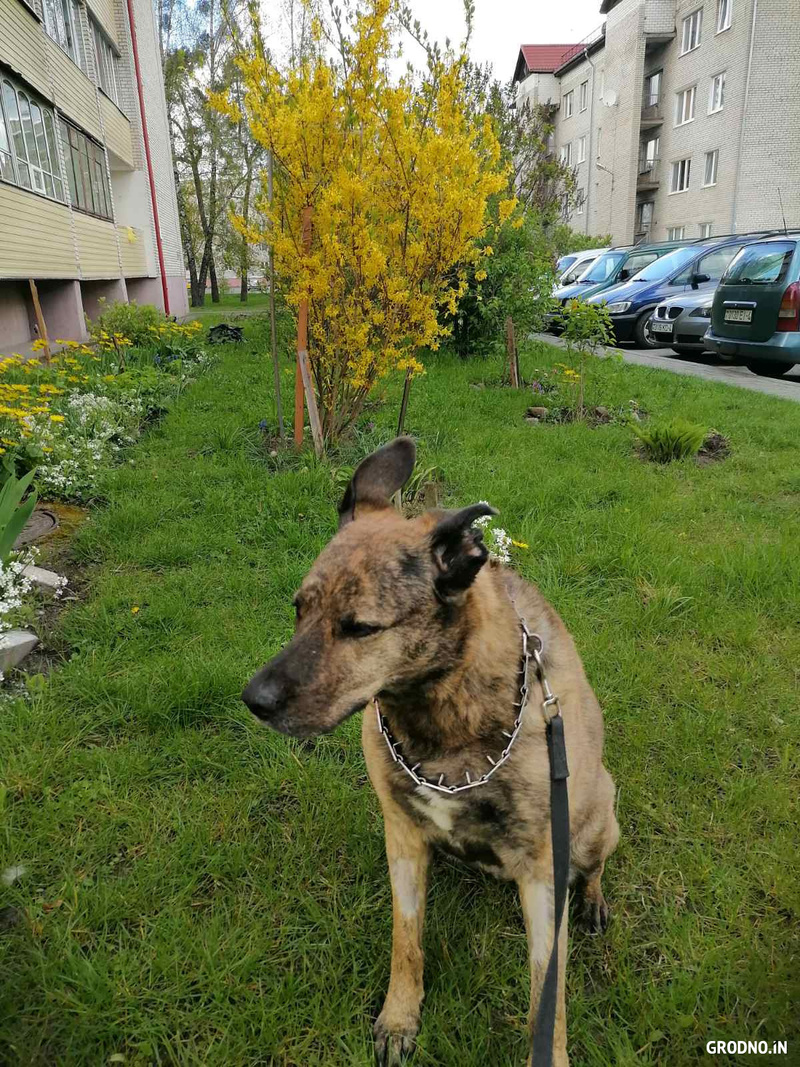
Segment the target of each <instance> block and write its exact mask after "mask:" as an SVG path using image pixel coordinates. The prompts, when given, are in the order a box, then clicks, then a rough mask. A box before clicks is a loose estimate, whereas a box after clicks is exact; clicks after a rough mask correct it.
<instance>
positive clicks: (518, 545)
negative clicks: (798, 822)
mask: <svg viewBox="0 0 800 1067" xmlns="http://www.w3.org/2000/svg"><path fill="white" fill-rule="evenodd" d="M511 544H512V545H514V547H515V548H530V547H531V546H530V545H526V544H525V542H524V541H514V540H512V542H511Z"/></svg>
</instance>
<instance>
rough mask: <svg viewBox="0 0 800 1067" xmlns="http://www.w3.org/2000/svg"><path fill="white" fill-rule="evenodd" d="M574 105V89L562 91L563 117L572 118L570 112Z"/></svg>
mask: <svg viewBox="0 0 800 1067" xmlns="http://www.w3.org/2000/svg"><path fill="white" fill-rule="evenodd" d="M574 107H575V91H574V90H573V89H570V91H569V92H568V93H564V118H565V119H569V118H572V112H573V110H574Z"/></svg>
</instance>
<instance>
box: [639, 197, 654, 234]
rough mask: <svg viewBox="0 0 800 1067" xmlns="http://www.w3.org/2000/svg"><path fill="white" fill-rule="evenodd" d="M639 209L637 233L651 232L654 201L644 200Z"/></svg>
mask: <svg viewBox="0 0 800 1067" xmlns="http://www.w3.org/2000/svg"><path fill="white" fill-rule="evenodd" d="M636 210H637V216H638V217H637V220H636V232H637V234H640V233H641V234H649V233H650V228H651V226H652V225H653V201H652V200H643V201H642V202H641V203H640V204H639V206H638V208H637V209H636Z"/></svg>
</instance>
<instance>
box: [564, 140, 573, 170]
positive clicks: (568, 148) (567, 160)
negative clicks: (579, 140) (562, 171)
mask: <svg viewBox="0 0 800 1067" xmlns="http://www.w3.org/2000/svg"><path fill="white" fill-rule="evenodd" d="M561 162H562V163H563V164H564V166H565V167H571V166H572V141H567V143H566V144H564V145H562V146H561Z"/></svg>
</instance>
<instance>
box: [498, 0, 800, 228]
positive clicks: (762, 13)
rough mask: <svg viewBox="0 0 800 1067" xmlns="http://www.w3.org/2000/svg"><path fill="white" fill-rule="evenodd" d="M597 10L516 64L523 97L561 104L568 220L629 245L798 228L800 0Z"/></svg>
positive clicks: (650, 1) (558, 134)
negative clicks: (569, 177) (571, 193)
mask: <svg viewBox="0 0 800 1067" xmlns="http://www.w3.org/2000/svg"><path fill="white" fill-rule="evenodd" d="M600 12H601V14H603V15H605V16H606V21H605V23H604V25H603V26H602V27H601V28H600V29H599V30H598V31H596V33H594V34H592V35H591V36H590V37H589V38H587V40H586V41H583V42H580V43H579V44H573V45H568V46H560V45H559V46H537V45H534V46H523V48H522V49H521V51H520V53H519V57H518V60H517V68H516V72H515V82H516V83H517V86H518V89H517V93H518V102H519V103H524V102H525V101H527V100H530V101H532V102H535V103H543V104H549V105H550V107H551V108H552V113H553V123H554V128H555V130H554V151H556V152H557V153H558V154H559V156H560V158H561V159H563V160H564V161H565V162H567V163H569V164H570V165H571V166H572V167H573V168H574V170H575V174H576V177H577V181H578V189H579V203H578V205H577V207H576V208H575V210H574V212H573V213H572V215H571V217H570V219H569V221H570V224H571V225H572V226H573V228H575V229H577V230H579V231H581V232H585V233H597V234H602V233H610V234H611V235H612V238H613V240H614V241H615V242H617V243H630V242H633V241H637V242H640V241H646V240H667V239H679V238H692V237H695V238H696V237H704V236H713V235H715V234H723V233H741V232H744V231H748V230H757V229H769V228H777V227H780V226H782V225H783V220H784V219H785V220H786V222H787V224H788V225H789V226H799V225H800V109H798V101H800V47H798V43H799V42H800V0H603V2H602V5H601V8H600ZM548 48H556V49H560V50H561V51H560V54H556V53H554V52H552V51H547V49H548ZM526 53H527V54H528V59H529V60H530V63H529V62H528V59H526Z"/></svg>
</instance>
